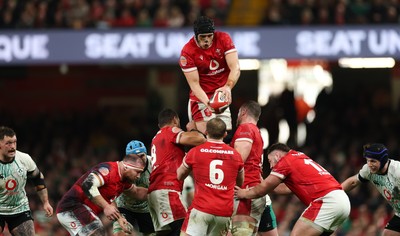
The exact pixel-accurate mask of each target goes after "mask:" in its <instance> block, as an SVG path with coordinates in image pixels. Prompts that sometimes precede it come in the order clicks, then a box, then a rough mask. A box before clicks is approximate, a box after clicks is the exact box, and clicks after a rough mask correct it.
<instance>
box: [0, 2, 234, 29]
mask: <svg viewBox="0 0 400 236" xmlns="http://www.w3.org/2000/svg"><path fill="white" fill-rule="evenodd" d="M0 9H1V10H0V16H1V17H0V28H3V29H5V28H8V29H15V28H17V29H30V28H46V29H47V28H57V29H59V28H72V29H82V28H98V29H109V28H121V27H184V26H188V25H190V26H191V25H192V23H193V21H194V19H196V17H197V16H199V15H200V14H205V15H208V16H210V17H212V18H214V19H216V22H217V23H218V22H222V21H220V20H218V19H224V18H225V15H226V14H227V9H228V0H217V1H213V0H191V1H186V0H26V1H18V0H0Z"/></svg>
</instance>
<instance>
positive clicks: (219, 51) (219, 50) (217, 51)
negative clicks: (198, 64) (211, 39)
mask: <svg viewBox="0 0 400 236" xmlns="http://www.w3.org/2000/svg"><path fill="white" fill-rule="evenodd" d="M215 52H216V53H217V54H218V56H221V49H219V48H217V50H215Z"/></svg>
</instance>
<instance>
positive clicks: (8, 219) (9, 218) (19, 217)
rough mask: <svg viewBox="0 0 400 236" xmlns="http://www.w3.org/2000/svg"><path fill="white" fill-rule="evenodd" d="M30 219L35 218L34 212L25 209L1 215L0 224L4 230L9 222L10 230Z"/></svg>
mask: <svg viewBox="0 0 400 236" xmlns="http://www.w3.org/2000/svg"><path fill="white" fill-rule="evenodd" d="M28 220H33V218H32V213H31V212H30V211H24V212H21V213H19V214H15V215H0V226H1V228H2V229H3V230H4V226H5V225H6V223H7V225H8V230H9V231H11V230H13V229H14V228H15V227H17V226H18V225H20V224H22V223H24V222H25V221H28Z"/></svg>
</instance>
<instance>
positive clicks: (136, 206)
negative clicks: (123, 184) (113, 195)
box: [115, 156, 152, 213]
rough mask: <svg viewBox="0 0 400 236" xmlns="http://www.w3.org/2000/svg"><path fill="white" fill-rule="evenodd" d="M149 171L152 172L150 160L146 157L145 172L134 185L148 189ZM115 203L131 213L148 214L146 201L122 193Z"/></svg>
mask: <svg viewBox="0 0 400 236" xmlns="http://www.w3.org/2000/svg"><path fill="white" fill-rule="evenodd" d="M151 170H152V164H151V160H150V157H149V156H147V169H146V171H145V172H143V173H141V174H140V178H139V179H138V180H136V183H135V185H136V186H138V187H144V188H148V187H149V184H150V180H149V178H150V174H151ZM115 201H116V203H117V206H118V207H122V208H125V209H127V210H130V211H132V212H138V213H148V212H149V207H148V203H147V200H146V201H141V200H136V199H133V198H131V197H129V196H127V195H125V194H124V193H122V194H121V195H119V196H118V198H117V199H116V200H115Z"/></svg>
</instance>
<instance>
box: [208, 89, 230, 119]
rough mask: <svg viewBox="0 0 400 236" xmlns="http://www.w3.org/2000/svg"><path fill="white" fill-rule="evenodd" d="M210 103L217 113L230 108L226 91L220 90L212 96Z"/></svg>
mask: <svg viewBox="0 0 400 236" xmlns="http://www.w3.org/2000/svg"><path fill="white" fill-rule="evenodd" d="M209 105H210V107H211V108H212V109H214V111H215V113H216V114H220V113H222V112H224V111H225V110H226V108H228V106H229V103H228V101H227V100H226V98H225V93H223V92H222V91H218V92H215V93H214V94H213V95H212V96H211V98H210V103H209Z"/></svg>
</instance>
